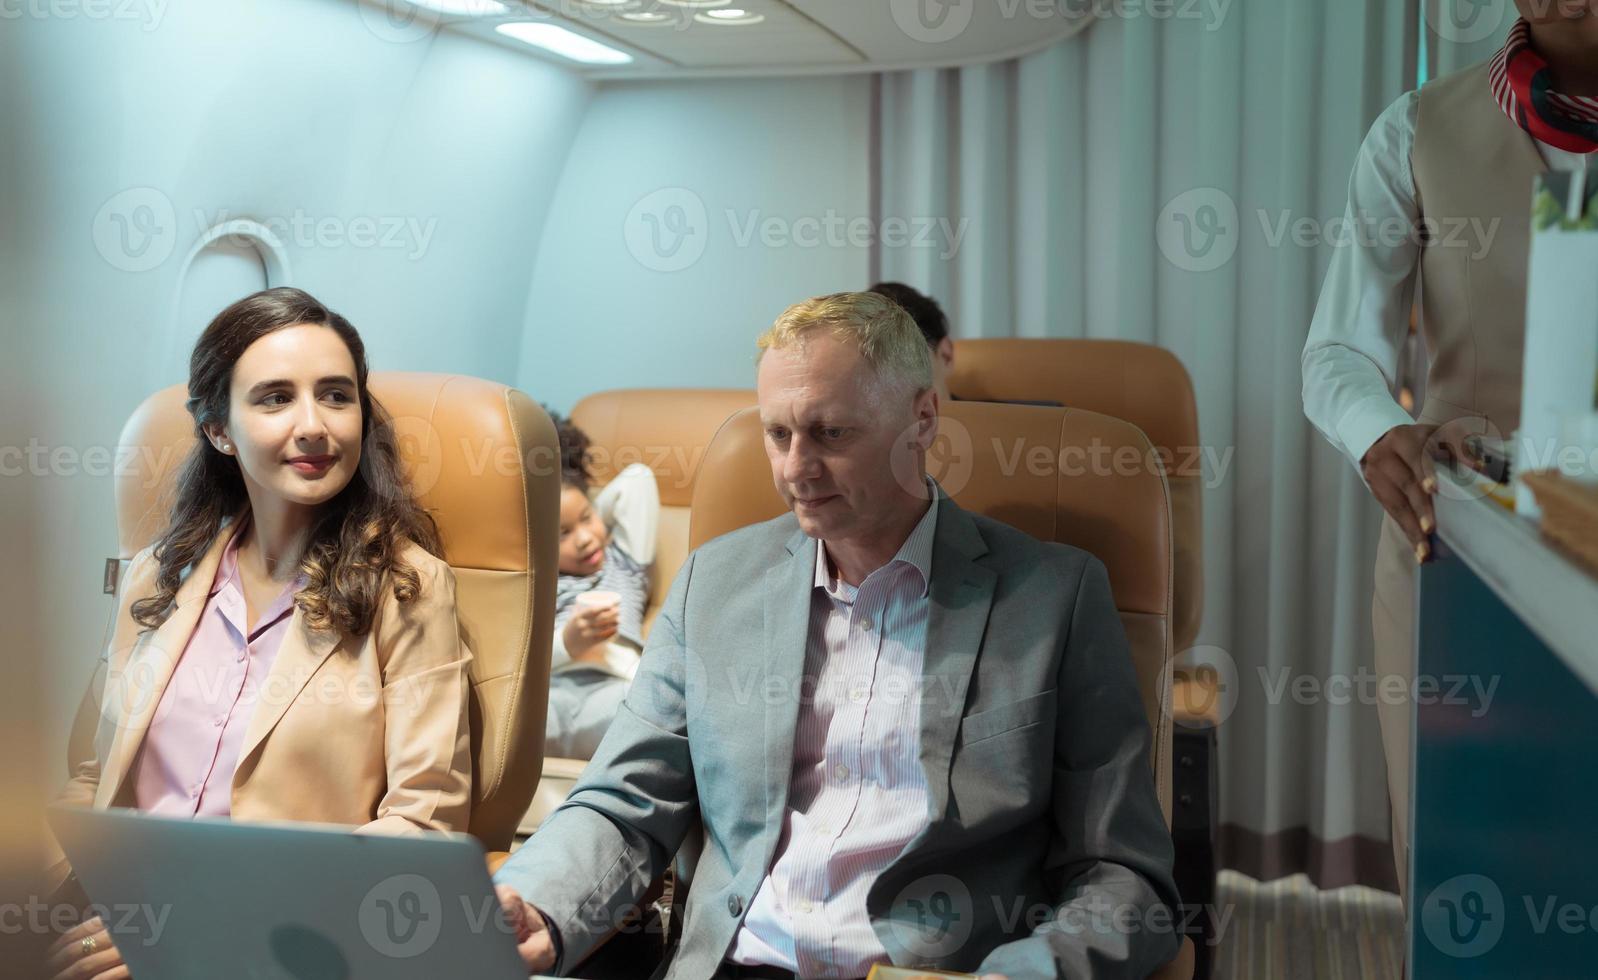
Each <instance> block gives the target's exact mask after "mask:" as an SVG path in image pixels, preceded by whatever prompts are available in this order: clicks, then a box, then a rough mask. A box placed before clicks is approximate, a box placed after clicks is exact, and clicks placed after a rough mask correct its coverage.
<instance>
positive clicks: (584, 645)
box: [561, 605, 621, 660]
mask: <svg viewBox="0 0 1598 980" xmlns="http://www.w3.org/2000/svg"><path fill="white" fill-rule="evenodd" d="M620 626H621V608H620V607H619V606H614V605H611V606H578V607H577V608H576V610H574V611H573V612H572V615H571V618H570V619H568V620H566V628H565V630H563V631H562V636H561V638H562V640H564V641H565V643H566V653H567V654H568V655H569V656H570V657H571V658H572V659H573V660H603V659H604V656H605V652H604V648H603V647H602V646H601V644H603V643H604V642H605V641H606V640H608V639H610V638H611V637H613V636H615V635H616V630H617V629H618V628H619V627H620Z"/></svg>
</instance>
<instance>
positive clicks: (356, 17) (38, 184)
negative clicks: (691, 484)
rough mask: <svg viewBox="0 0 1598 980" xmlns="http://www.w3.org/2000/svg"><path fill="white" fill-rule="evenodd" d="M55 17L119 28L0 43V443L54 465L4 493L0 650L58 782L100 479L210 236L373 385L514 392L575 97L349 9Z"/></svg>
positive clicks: (37, 32) (169, 342) (88, 604)
mask: <svg viewBox="0 0 1598 980" xmlns="http://www.w3.org/2000/svg"><path fill="white" fill-rule="evenodd" d="M55 6H56V7H57V8H59V9H61V10H63V11H65V10H68V9H69V8H70V10H72V11H83V10H85V9H92V10H96V11H99V10H101V9H108V10H110V11H111V12H112V13H116V12H118V11H123V12H127V13H130V14H131V16H129V17H116V16H107V17H104V18H102V19H90V18H89V17H87V16H86V15H83V14H79V15H77V16H52V17H35V16H32V15H30V14H26V13H24V15H23V16H21V17H19V18H13V19H7V20H6V21H5V22H4V25H3V26H0V34H5V35H7V37H6V38H5V40H3V41H0V45H3V46H4V48H5V50H4V51H3V52H0V54H3V55H4V57H3V58H0V61H4V62H5V63H6V64H5V65H4V67H0V73H3V74H4V77H5V81H6V83H7V84H6V86H5V88H6V89H7V92H6V93H5V94H3V95H0V106H3V107H4V115H5V118H4V119H3V120H0V123H3V124H4V129H3V131H4V132H5V134H6V135H5V139H4V143H5V144H6V145H5V147H4V149H3V150H0V161H3V163H0V178H3V179H0V183H3V184H4V188H3V190H0V195H3V196H4V200H3V201H0V218H3V220H4V227H3V235H0V237H3V242H4V244H3V245H0V248H3V250H4V254H3V260H4V263H3V264H4V265H5V266H6V271H5V276H6V282H5V293H4V297H3V316H4V320H5V323H6V337H7V340H6V343H7V346H8V348H9V351H8V354H9V357H8V358H7V359H8V360H10V359H11V358H15V360H13V361H12V363H13V364H14V365H20V366H21V367H20V368H19V369H18V370H17V372H16V373H17V374H18V378H17V379H16V380H17V381H18V385H17V386H14V387H9V388H8V391H7V396H6V403H7V409H6V413H5V414H6V415H7V416H8V419H7V424H6V430H7V431H6V432H5V437H4V439H3V442H0V444H3V445H5V446H16V447H24V448H25V447H27V446H28V445H29V442H30V440H35V441H36V444H37V445H39V446H42V447H46V449H47V452H45V453H41V454H37V455H36V456H34V457H33V459H34V460H35V461H36V462H37V466H35V465H34V464H33V463H30V460H29V458H28V457H23V458H22V459H21V461H20V466H21V467H22V471H23V474H26V475H22V474H16V475H9V476H8V477H7V478H6V479H5V483H6V486H7V494H8V501H7V509H8V511H10V514H9V515H8V524H9V522H10V519H11V517H13V516H17V515H21V519H19V520H17V524H18V525H19V527H22V528H24V529H25V533H24V534H23V536H22V537H21V538H19V539H17V540H14V541H11V542H10V544H11V545H12V546H14V547H16V548H17V549H18V550H17V551H16V552H15V554H17V555H19V556H20V555H26V554H32V555H39V556H42V560H41V561H37V562H30V563H29V567H28V569H27V571H26V573H24V574H20V575H19V576H18V577H20V578H25V579H27V582H26V583H25V584H23V585H20V586H19V589H18V591H17V593H16V594H15V595H14V596H13V598H15V599H16V600H17V607H18V610H19V611H20V612H21V615H20V617H19V618H18V619H14V620H11V622H12V626H13V628H14V632H12V634H11V637H12V638H11V639H10V640H8V644H9V645H10V646H12V647H13V648H14V649H22V648H24V647H26V648H28V649H34V650H37V653H38V657H39V661H40V662H41V663H47V664H49V668H48V675H47V676H46V678H45V679H44V684H45V687H46V693H45V697H44V702H45V704H46V707H45V708H44V709H43V710H42V711H41V714H42V715H43V718H41V722H40V724H39V725H38V728H37V730H36V732H37V733H36V735H35V736H34V738H32V739H30V740H29V741H30V744H33V745H37V746H38V747H39V751H40V752H41V753H42V755H43V756H44V760H43V762H44V773H45V775H46V778H47V780H48V781H49V783H50V784H51V786H54V785H56V784H57V783H59V781H60V779H61V776H62V769H61V766H62V762H61V760H62V754H63V746H64V744H65V737H66V729H67V726H68V724H69V723H70V719H71V714H72V711H73V709H74V708H75V706H76V701H77V698H78V697H79V695H80V694H81V692H82V686H83V684H84V681H85V679H86V678H87V677H88V675H89V672H90V668H91V665H92V663H93V659H94V657H95V655H96V653H97V652H98V646H99V645H100V643H101V642H102V633H103V630H104V627H105V624H106V622H107V620H108V618H109V616H110V614H111V612H112V606H111V601H110V599H109V598H108V597H105V596H102V595H101V593H100V582H101V570H102V562H103V559H104V557H105V556H106V555H108V554H111V553H112V551H111V550H110V549H112V548H113V547H114V542H115V541H116V534H115V520H114V511H113V507H112V496H111V482H110V477H109V473H108V472H106V467H107V466H108V465H109V463H108V462H106V460H107V459H109V457H110V455H111V453H112V450H113V449H114V447H115V445H116V440H117V436H118V432H119V431H120V429H121V426H122V423H123V421H124V420H125V419H126V418H127V416H128V413H129V412H131V411H132V410H133V408H134V406H136V405H137V404H138V403H139V402H140V400H142V399H143V398H144V396H145V395H147V394H149V392H150V391H152V390H154V389H155V388H158V387H161V386H164V385H167V384H171V383H173V382H175V381H180V380H182V370H183V365H184V363H185V362H186V346H185V345H187V344H190V343H192V341H193V338H194V337H195V336H196V335H197V334H198V333H199V331H200V329H201V328H202V327H203V326H204V324H203V323H201V322H193V323H190V322H177V321H178V320H180V319H186V318H183V317H179V316H177V315H175V313H174V311H175V309H177V308H179V307H181V305H182V304H183V302H184V300H183V298H182V294H180V292H179V282H180V278H181V273H182V271H183V269H182V267H183V265H184V263H185V259H186V258H187V257H188V256H189V254H190V251H191V249H192V247H193V246H194V245H195V244H196V243H197V242H198V241H199V240H200V237H201V234H202V232H204V231H205V229H206V228H207V227H209V226H210V225H212V224H214V223H216V222H219V221H224V220H228V219H233V218H252V219H255V220H256V221H258V222H261V223H263V224H265V225H266V226H268V227H269V228H271V229H273V230H274V231H275V232H276V233H277V235H278V237H279V238H280V239H282V241H283V251H284V255H285V256H286V257H287V259H288V266H289V268H290V269H291V270H292V275H291V282H292V284H294V285H298V286H303V287H304V288H306V289H309V290H310V291H312V292H313V293H315V294H316V295H318V296H319V297H321V298H323V299H324V300H325V301H326V302H328V303H329V304H330V305H332V306H333V307H334V308H336V309H338V310H340V311H341V312H343V313H344V314H346V315H347V316H349V318H350V319H351V321H352V322H353V323H355V325H356V326H357V327H358V328H359V329H360V330H361V331H362V333H363V336H364V338H365V339H366V341H367V345H368V351H369V356H370V358H371V361H372V363H373V364H374V365H376V366H380V367H382V368H384V369H427V370H437V371H460V372H465V373H469V374H475V375H481V376H483V377H487V378H491V379H494V380H497V381H503V382H507V383H515V382H516V380H517V379H516V378H515V377H514V369H515V365H516V364H517V359H518V356H519V352H520V348H521V332H522V323H523V308H524V306H525V304H526V301H527V295H528V282H529V279H530V277H531V274H532V268H533V265H534V263H535V252H536V250H537V248H538V246H539V242H540V237H541V236H540V231H541V228H542V225H543V223H544V216H545V214H546V213H547V211H548V208H549V203H550V198H551V196H552V194H553V193H554V189H555V186H556V184H557V182H558V180H559V178H560V172H561V168H562V167H563V166H564V164H565V161H566V157H567V153H568V150H569V148H570V144H571V142H572V139H573V137H574V136H575V134H576V131H577V126H578V122H579V119H580V118H581V115H582V113H583V111H584V108H585V106H586V105H587V103H588V99H589V97H590V95H591V87H590V86H589V85H588V84H587V83H585V82H583V81H581V80H580V79H578V78H577V77H576V76H575V75H573V74H571V73H569V72H566V71H564V70H562V69H559V68H557V67H554V66H553V65H551V64H549V63H547V62H542V61H539V60H538V59H536V58H532V57H528V56H524V55H521V54H519V53H518V52H515V51H510V50H506V49H504V48H500V47H497V46H494V45H490V44H483V43H482V42H480V41H477V40H475V39H472V38H468V37H464V36H461V35H458V34H454V33H451V32H448V31H445V32H442V33H439V34H437V35H436V36H424V37H421V38H416V39H408V38H407V36H406V35H405V33H404V32H400V33H398V34H394V33H391V32H386V31H384V30H382V29H381V27H382V25H381V24H380V23H379V24H374V23H373V22H372V21H371V20H370V19H369V14H370V11H369V10H367V8H363V7H359V6H358V5H357V4H355V3H354V2H351V0H271V2H248V0H212V2H206V3H174V2H162V0H145V2H139V3H134V4H105V5H94V4H74V5H55ZM35 7H37V8H38V9H44V10H48V9H50V5H35ZM18 9H22V10H28V9H34V8H31V7H19V8H18ZM202 254H204V253H202ZM204 261H206V260H204V259H202V262H204ZM203 271H204V270H202V274H203ZM202 277H203V276H202ZM212 312H214V311H212ZM191 316H192V314H191ZM108 319H112V320H114V322H107V320H108ZM180 347H182V348H184V350H183V351H182V353H181V354H179V356H177V357H176V358H172V357H169V356H168V355H169V353H170V352H171V351H173V350H176V349H178V348H180ZM8 373H9V372H8ZM97 447H98V448H97ZM55 451H59V453H58V454H57V455H56V456H54V457H52V455H51V453H52V452H55ZM102 457H104V458H102ZM7 462H8V463H15V462H17V461H16V460H9V459H8V460H7ZM36 471H37V472H36ZM12 508H15V510H14V511H13V510H12ZM9 605H10V603H9V602H8V606H9Z"/></svg>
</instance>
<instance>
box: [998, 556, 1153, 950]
mask: <svg viewBox="0 0 1598 980" xmlns="http://www.w3.org/2000/svg"><path fill="white" fill-rule="evenodd" d="M1055 690H1056V692H1057V696H1058V698H1059V706H1058V711H1057V714H1056V718H1057V721H1056V723H1055V744H1054V785H1053V792H1054V812H1053V818H1054V840H1053V843H1052V845H1051V846H1050V848H1049V857H1048V862H1047V865H1046V866H1045V868H1044V874H1045V876H1046V879H1045V880H1047V881H1049V882H1051V883H1052V882H1058V886H1057V889H1056V892H1055V896H1054V897H1055V914H1054V915H1052V916H1051V917H1050V918H1049V920H1048V921H1047V922H1045V923H1043V924H1042V925H1040V926H1039V927H1038V928H1036V929H1035V930H1033V932H1032V934H1031V935H1030V936H1028V937H1027V938H1025V939H1021V940H1017V941H1016V942H1012V943H1007V944H1005V945H1003V946H1000V947H999V948H998V949H995V950H994V951H993V952H992V953H990V954H989V955H988V957H987V958H986V959H985V960H983V961H982V965H981V966H980V967H979V968H978V970H977V972H978V973H983V974H987V973H998V974H1003V975H1004V976H1007V977H1009V978H1010V980H1026V978H1031V977H1056V976H1058V977H1073V978H1089V977H1092V978H1110V977H1114V978H1125V980H1144V978H1145V977H1147V976H1148V975H1149V974H1151V973H1153V972H1154V971H1155V970H1156V969H1157V968H1159V967H1160V966H1161V965H1163V964H1165V963H1167V962H1169V961H1170V960H1171V959H1172V958H1174V957H1175V956H1176V954H1177V952H1178V950H1179V949H1180V948H1181V943H1180V936H1179V935H1178V933H1177V928H1178V926H1179V925H1180V922H1179V918H1178V916H1177V915H1176V913H1175V911H1174V910H1175V909H1176V908H1177V905H1178V903H1179V902H1180V899H1179V898H1178V896H1177V891H1176V883H1175V881H1174V880H1173V878H1172V876H1171V868H1172V863H1173V862H1174V860H1175V857H1174V853H1173V849H1172V845H1171V832H1170V829H1169V828H1168V827H1166V825H1165V817H1164V815H1163V814H1162V813H1161V811H1160V801H1159V796H1158V794H1157V793H1156V791H1155V786H1154V772H1153V769H1152V768H1151V767H1150V765H1149V726H1148V721H1147V717H1146V715H1145V714H1144V710H1143V700H1142V698H1141V697H1140V696H1139V694H1138V686H1137V675H1136V673H1135V671H1134V670H1133V667H1132V655H1131V652H1130V651H1129V649H1128V647H1127V642H1126V633H1125V631H1124V630H1123V629H1122V626H1121V619H1120V615H1119V614H1118V613H1117V612H1116V608H1115V602H1114V600H1113V599H1112V598H1111V595H1110V580H1109V575H1108V573H1106V572H1105V570H1104V565H1103V564H1102V563H1100V562H1099V560H1098V559H1096V558H1088V559H1087V562H1086V565H1085V566H1084V567H1083V570H1082V573H1081V576H1080V578H1079V580H1078V583H1077V593H1076V604H1075V607H1074V611H1073V612H1072V616H1071V625H1070V632H1069V635H1068V637H1067V639H1066V647H1065V651H1064V653H1063V655H1062V656H1061V659H1060V669H1059V676H1058V678H1057V681H1056V688H1055Z"/></svg>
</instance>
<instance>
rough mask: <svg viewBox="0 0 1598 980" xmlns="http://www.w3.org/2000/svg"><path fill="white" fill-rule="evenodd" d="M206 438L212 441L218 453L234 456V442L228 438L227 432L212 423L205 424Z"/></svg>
mask: <svg viewBox="0 0 1598 980" xmlns="http://www.w3.org/2000/svg"><path fill="white" fill-rule="evenodd" d="M205 437H206V438H207V439H209V440H210V441H211V445H212V446H214V447H215V448H216V451H217V452H219V453H221V454H223V455H224V456H231V455H233V440H232V439H231V438H229V437H228V434H227V430H226V429H224V428H222V427H221V426H220V425H216V424H215V423H212V422H207V423H206V424H205Z"/></svg>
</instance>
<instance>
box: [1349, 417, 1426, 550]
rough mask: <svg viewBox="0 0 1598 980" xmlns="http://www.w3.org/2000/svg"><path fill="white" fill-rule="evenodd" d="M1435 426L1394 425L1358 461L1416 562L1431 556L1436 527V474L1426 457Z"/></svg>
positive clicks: (1372, 489) (1360, 469) (1377, 498)
mask: <svg viewBox="0 0 1598 980" xmlns="http://www.w3.org/2000/svg"><path fill="white" fill-rule="evenodd" d="M1436 429H1437V427H1436V426H1435V425H1395V426H1393V427H1392V428H1391V429H1388V430H1387V433H1386V434H1385V435H1383V436H1382V437H1381V438H1380V439H1378V440H1376V442H1375V443H1374V444H1373V445H1372V446H1371V447H1370V449H1368V450H1367V451H1366V452H1365V458H1364V459H1361V460H1360V461H1359V471H1360V473H1362V474H1363V475H1364V477H1365V483H1366V484H1367V485H1369V487H1370V488H1371V494H1372V495H1374V496H1375V497H1376V500H1377V502H1378V503H1380V504H1381V505H1382V509H1383V510H1385V511H1387V516H1389V517H1391V518H1392V519H1393V523H1395V524H1397V525H1398V529H1399V530H1400V531H1403V532H1404V537H1406V538H1408V539H1409V543H1410V546H1411V547H1413V548H1414V549H1415V560H1416V561H1417V562H1423V561H1425V560H1426V559H1427V558H1429V557H1431V551H1432V548H1431V542H1430V541H1429V540H1428V536H1429V535H1430V534H1431V533H1432V531H1433V530H1435V529H1436V527H1437V517H1436V515H1435V514H1434V513H1433V512H1432V494H1434V493H1436V492H1437V477H1436V476H1435V475H1433V472H1432V470H1431V468H1430V467H1431V464H1430V461H1429V460H1428V459H1427V458H1426V444H1427V442H1428V441H1429V440H1430V439H1431V438H1432V434H1433V433H1434V432H1435V431H1436Z"/></svg>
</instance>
